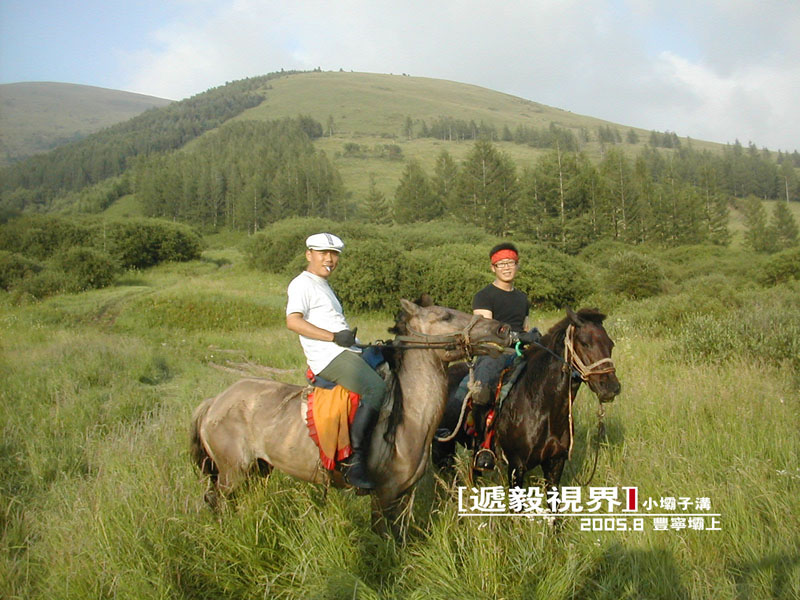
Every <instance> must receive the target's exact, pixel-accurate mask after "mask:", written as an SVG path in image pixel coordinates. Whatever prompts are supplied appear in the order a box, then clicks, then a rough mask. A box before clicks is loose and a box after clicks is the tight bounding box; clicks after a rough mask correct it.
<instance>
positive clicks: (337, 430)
mask: <svg viewBox="0 0 800 600" xmlns="http://www.w3.org/2000/svg"><path fill="white" fill-rule="evenodd" d="M306 389H307V393H306V394H304V395H305V400H304V401H303V403H302V412H303V418H304V419H305V421H306V424H307V425H308V433H309V435H310V436H311V439H313V440H314V443H315V444H316V445H317V447H318V448H319V458H320V460H321V461H322V466H323V467H325V468H326V469H328V470H329V471H333V470H334V468H335V467H336V463H337V462H338V461H341V460H344V459H345V458H347V457H348V456H350V454H352V452H353V449H352V448H351V447H350V423H352V422H353V418H354V417H355V416H356V409H357V408H358V402H359V400H360V399H361V397H360V396H359V395H358V394H356V393H355V392H351V391H350V390H348V389H345V388H344V387H342V386H341V385H337V386H336V387H334V388H333V389H325V388H320V387H313V388H312V387H309V388H306Z"/></svg>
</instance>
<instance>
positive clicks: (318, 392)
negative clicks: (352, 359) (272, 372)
mask: <svg viewBox="0 0 800 600" xmlns="http://www.w3.org/2000/svg"><path fill="white" fill-rule="evenodd" d="M372 349H373V348H372V347H370V348H367V349H366V350H365V352H364V353H363V354H362V358H364V360H365V361H366V362H367V364H369V365H370V366H371V367H372V368H373V369H375V370H376V371H377V372H378V373H379V374H380V375H381V376H382V377H384V379H385V378H386V373H385V372H386V371H388V368H387V369H381V368H380V367H381V366H382V365H384V364H385V361H384V360H383V357H382V356H381V355H380V351H377V352H368V351H369V350H372ZM306 379H307V380H308V384H309V385H308V387H306V389H305V390H304V391H303V399H302V402H301V413H302V417H303V420H305V422H306V425H307V426H308V434H309V436H310V437H311V439H312V440H314V443H315V444H316V445H317V447H318V448H319V458H320V461H321V462H322V466H323V467H325V468H326V469H327V470H329V471H333V470H335V469H336V463H338V462H340V461H342V460H344V459H346V458H347V457H348V456H350V455H351V454H352V453H353V449H352V448H351V446H350V424H352V422H353V418H354V417H355V415H356V410H357V409H358V403H359V402H360V401H361V396H360V395H359V394H356V393H355V392H353V391H351V390H348V389H347V388H345V387H344V386H341V385H338V384H336V383H334V382H332V381H328V380H327V379H324V378H322V377H319V376H318V375H314V373H313V372H312V371H311V369H310V368H306Z"/></svg>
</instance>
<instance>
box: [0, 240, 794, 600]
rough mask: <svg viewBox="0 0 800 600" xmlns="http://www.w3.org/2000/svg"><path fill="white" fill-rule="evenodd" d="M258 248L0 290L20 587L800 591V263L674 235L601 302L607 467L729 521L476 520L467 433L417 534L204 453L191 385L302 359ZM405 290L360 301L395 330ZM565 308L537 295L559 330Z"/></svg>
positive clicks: (440, 593) (358, 592) (423, 507)
mask: <svg viewBox="0 0 800 600" xmlns="http://www.w3.org/2000/svg"><path fill="white" fill-rule="evenodd" d="M240 248H241V239H240V238H239V236H236V235H226V236H218V237H216V238H211V239H210V240H209V245H208V247H207V248H206V250H205V251H204V253H203V255H202V257H201V258H200V259H198V260H193V261H190V262H185V263H165V264H162V265H159V266H157V267H154V268H151V269H146V270H140V271H128V272H127V273H126V274H124V275H123V276H122V277H121V278H120V279H118V280H117V282H116V284H115V285H113V286H111V287H108V288H105V289H101V290H91V291H88V292H83V293H80V294H60V295H56V296H52V297H50V298H47V299H44V300H42V301H38V302H36V301H25V299H24V298H22V299H20V298H19V297H16V298H14V297H12V295H11V294H8V293H0V330H1V331H2V334H1V335H0V373H1V375H0V379H1V380H2V385H1V386H0V426H1V427H2V441H1V442H0V465H2V469H3V473H4V476H3V478H2V480H0V498H1V499H2V506H1V508H2V511H0V536H1V537H0V547H2V551H0V596H2V597H3V598H9V599H12V598H64V599H66V598H164V599H167V598H170V599H172V598H176V599H177V598H342V599H344V598H348V599H349V598H365V599H367V598H369V599H371V598H409V599H412V598H413V599H419V598H425V599H435V598H442V599H450V598H455V597H463V598H487V599H488V598H506V599H512V598H520V599H522V598H526V599H527V598H544V597H547V598H555V599H558V598H608V599H618V598H665V599H666V598H670V599H672V598H714V599H715V600H716V599H723V600H725V599H744V598H748V599H749V598H787V599H788V598H797V597H800V533H798V532H800V468H798V457H799V456H800V437H798V435H797V432H798V429H800V401H799V400H798V389H800V380H798V376H797V372H798V369H799V368H800V347H798V344H800V342H799V341H798V340H800V317H798V316H797V315H800V310H798V309H800V306H798V304H800V300H797V298H800V294H798V291H800V287H799V286H798V285H797V282H789V283H784V284H780V285H777V286H773V287H760V286H758V285H755V284H742V281H743V280H745V279H747V278H749V277H750V276H751V275H752V273H749V272H744V274H742V272H741V271H742V270H745V271H746V269H747V268H754V267H753V264H750V263H752V262H753V261H751V260H750V259H749V258H748V257H745V258H744V259H743V258H742V256H739V255H734V254H733V251H730V252H731V255H730V258H728V259H712V257H711V255H708V256H706V257H705V258H703V257H702V256H701V255H702V253H701V252H689V251H687V252H684V255H680V252H678V251H673V252H672V254H668V253H665V254H664V257H665V258H664V260H665V261H666V260H667V258H670V260H671V262H669V263H668V264H669V265H670V267H669V269H668V270H667V276H668V278H669V284H668V285H667V288H666V291H665V293H664V294H662V295H659V296H655V297H652V298H649V299H646V300H631V299H627V298H624V297H623V296H620V295H618V294H614V293H613V292H611V291H609V290H607V289H604V288H602V287H601V288H599V290H598V291H597V292H596V293H595V294H594V295H593V296H592V297H590V298H587V299H586V300H585V301H584V302H582V305H584V306H589V305H592V306H595V305H596V306H599V307H600V308H601V309H603V310H606V311H607V312H608V313H609V319H608V320H607V322H606V326H607V329H608V331H609V334H610V335H611V337H612V338H613V339H614V340H615V342H616V347H615V351H614V359H615V362H616V364H617V368H618V376H619V378H620V381H621V382H622V386H623V391H622V394H621V396H620V397H618V398H617V399H616V401H615V402H614V403H613V404H611V405H609V406H608V407H607V411H606V413H607V416H606V427H607V433H606V437H605V439H604V440H603V443H602V445H601V450H600V458H599V465H598V470H597V473H596V475H595V477H594V480H593V482H592V484H591V485H592V486H609V487H620V488H621V487H623V486H636V487H638V489H639V495H640V499H641V500H642V501H644V499H646V498H654V499H656V500H658V499H659V498H662V497H690V498H692V499H694V498H699V497H704V498H708V499H710V506H711V511H710V512H713V513H719V514H720V517H719V523H720V525H719V530H718V531H708V530H690V529H688V528H686V529H673V528H668V529H667V530H665V531H656V530H653V529H652V528H651V527H649V526H648V527H646V528H645V530H644V531H624V532H623V531H582V530H581V527H580V524H579V522H578V520H576V519H573V520H568V519H565V520H564V521H563V522H562V524H561V525H560V527H558V528H557V529H552V528H551V527H550V526H549V525H547V524H546V523H544V522H543V521H542V520H541V519H538V518H531V519H528V518H493V517H489V516H486V517H471V518H465V517H463V516H459V514H458V502H457V498H458V492H457V486H458V485H464V477H465V474H466V470H467V457H466V454H461V455H460V456H459V461H458V479H456V480H450V479H447V478H442V477H438V476H436V475H434V474H433V473H429V474H428V475H426V477H425V478H424V479H423V480H422V482H421V484H420V485H419V487H418V489H417V492H416V498H415V504H414V516H413V521H412V525H411V527H410V531H409V534H408V539H407V540H406V542H405V544H399V543H397V542H396V541H394V540H391V539H386V538H383V537H380V536H378V535H377V534H375V533H373V532H372V531H371V529H370V526H369V500H368V498H365V497H358V496H356V495H355V494H354V493H353V492H351V491H337V490H328V491H327V492H326V490H325V489H323V488H321V487H316V486H312V485H310V484H306V483H301V482H298V481H295V480H293V479H291V478H289V477H287V476H284V475H282V474H280V473H275V474H274V475H273V476H272V477H270V478H269V479H267V480H266V481H264V480H256V481H254V482H253V483H252V485H250V486H248V488H247V489H246V490H244V491H243V492H242V493H241V494H240V495H239V497H238V498H237V499H236V502H234V503H231V504H230V505H229V506H228V507H227V509H226V510H225V511H223V512H222V513H221V514H214V513H212V512H211V511H210V510H209V509H208V508H207V507H206V506H205V505H204V502H203V499H202V496H203V492H204V489H205V485H204V482H203V481H202V480H201V478H200V476H199V473H198V472H197V470H196V469H195V468H194V467H193V465H192V464H191V462H190V458H189V453H188V442H189V424H190V417H191V413H192V410H193V409H194V407H195V406H196V405H197V404H198V403H199V402H200V401H202V400H203V399H204V398H207V397H209V396H212V395H214V394H216V393H218V392H220V391H221V390H223V389H224V388H225V387H226V386H227V385H229V384H231V383H233V382H234V381H236V380H237V379H238V378H239V377H241V376H243V375H257V376H268V377H274V378H278V379H280V380H283V381H288V382H291V383H300V382H301V381H302V373H301V369H302V365H303V360H302V353H301V350H300V347H299V344H298V342H297V340H296V336H294V335H293V334H291V333H290V332H289V331H288V330H286V328H285V326H284V324H283V316H282V314H283V313H282V309H283V303H284V293H285V287H286V284H287V283H288V281H289V277H290V276H289V275H287V274H283V273H281V274H268V273H264V272H260V271H256V270H254V269H252V268H250V267H249V266H248V265H247V264H246V262H245V260H244V256H243V254H242V252H241V250H240ZM698 256H699V258H698ZM582 259H583V260H586V261H587V264H589V265H590V266H593V270H594V271H596V272H600V271H602V270H603V269H604V268H606V267H607V262H604V260H602V257H600V258H598V257H597V256H594V257H589V256H585V257H583V258H582ZM593 261H594V262H593ZM704 261H705V262H704ZM665 264H667V263H666V262H665ZM756 266H757V265H756ZM670 269H671V270H670ZM709 270H712V271H714V272H713V273H711V274H709ZM487 277H488V274H487ZM333 284H334V287H335V285H336V284H335V279H334V280H333ZM394 310H395V307H394V306H386V307H385V310H383V311H377V312H366V313H360V314H351V315H350V321H351V323H352V324H353V325H357V326H358V327H359V335H360V337H361V338H362V339H364V340H375V339H385V338H386V337H387V335H388V334H387V333H386V328H387V327H389V326H390V325H391V323H392V319H391V316H390V315H391V313H392V312H393V311H394ZM561 314H562V313H561V312H560V311H556V310H549V309H548V310H542V309H536V310H535V311H534V312H533V314H532V315H531V317H532V321H533V322H534V323H535V324H537V325H539V326H540V328H545V327H546V326H548V325H551V324H552V323H554V322H555V321H556V320H558V319H559V318H560V316H561ZM595 410H596V400H595V398H594V397H593V396H592V395H591V393H589V392H588V391H586V390H585V389H584V390H582V391H581V393H580V395H579V397H578V400H577V417H576V420H577V430H576V440H577V443H576V451H575V455H574V457H573V461H572V462H571V463H570V464H569V465H568V466H567V471H566V474H565V477H564V479H563V480H562V484H564V485H576V483H575V479H576V476H577V475H578V473H579V472H580V471H581V469H585V468H587V464H586V463H587V462H588V448H587V444H588V443H589V442H588V437H589V435H590V434H592V433H593V431H594V427H595V417H594V413H595ZM534 475H536V473H534ZM501 482H502V478H501V477H500V476H499V475H498V474H495V475H493V476H492V477H490V478H489V484H492V485H497V484H500V483H501Z"/></svg>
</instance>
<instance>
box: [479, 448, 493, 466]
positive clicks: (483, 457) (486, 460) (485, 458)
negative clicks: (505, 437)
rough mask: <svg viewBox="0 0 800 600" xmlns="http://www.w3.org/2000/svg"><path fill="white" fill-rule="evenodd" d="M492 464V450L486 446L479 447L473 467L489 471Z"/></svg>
mask: <svg viewBox="0 0 800 600" xmlns="http://www.w3.org/2000/svg"><path fill="white" fill-rule="evenodd" d="M494 466H495V461H494V452H492V451H491V450H489V449H488V448H482V449H480V450H479V451H478V453H477V454H476V455H475V469H476V470H478V471H491V470H493V469H494Z"/></svg>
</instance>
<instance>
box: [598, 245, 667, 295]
mask: <svg viewBox="0 0 800 600" xmlns="http://www.w3.org/2000/svg"><path fill="white" fill-rule="evenodd" d="M606 285H607V286H608V289H609V290H610V291H612V292H614V293H618V294H622V295H624V296H626V297H628V298H634V299H640V298H649V297H650V296H656V295H658V294H660V293H662V292H663V291H664V287H665V285H666V277H665V276H664V270H663V269H662V267H661V265H660V263H659V262H658V260H656V259H655V258H652V257H650V256H644V255H642V254H638V253H637V252H633V251H630V250H629V251H626V252H622V253H620V254H617V255H616V256H614V257H613V258H612V259H611V260H610V261H609V264H608V273H607V274H606Z"/></svg>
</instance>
